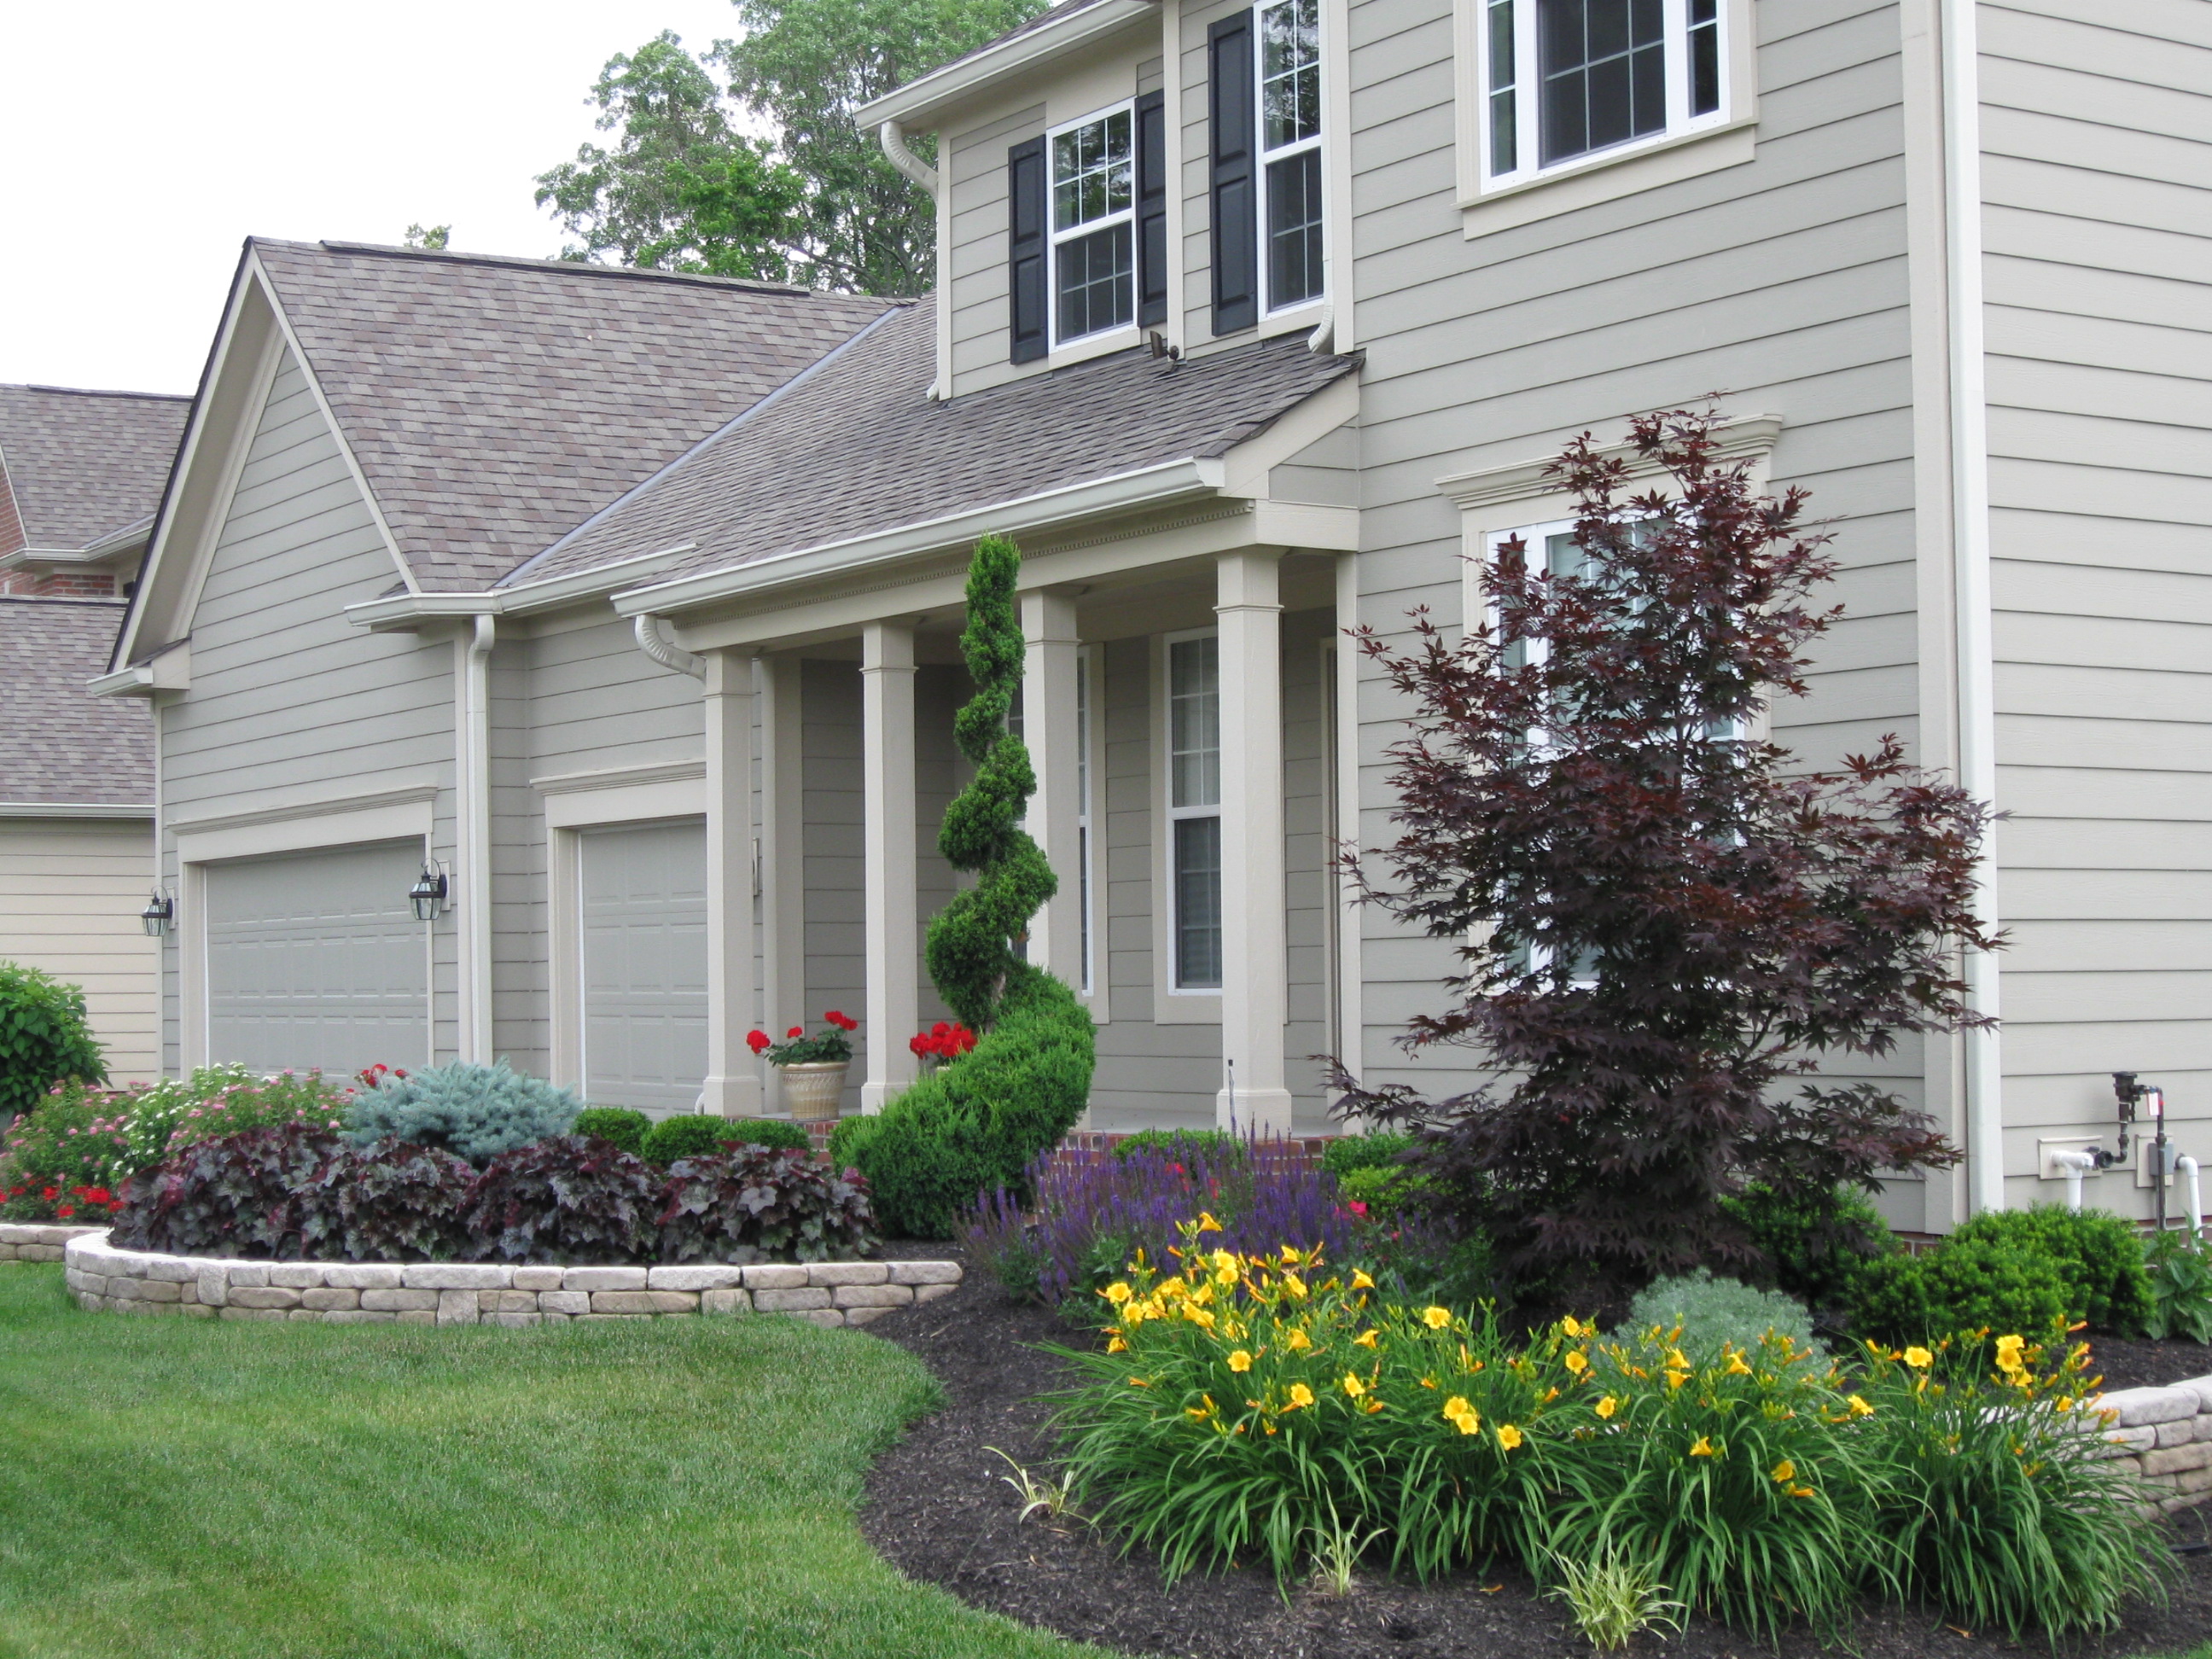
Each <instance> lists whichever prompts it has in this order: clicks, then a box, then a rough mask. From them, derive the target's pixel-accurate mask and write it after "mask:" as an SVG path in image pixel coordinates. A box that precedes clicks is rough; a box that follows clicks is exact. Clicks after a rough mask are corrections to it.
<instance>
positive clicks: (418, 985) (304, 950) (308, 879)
mask: <svg viewBox="0 0 2212 1659" xmlns="http://www.w3.org/2000/svg"><path fill="white" fill-rule="evenodd" d="M421 860H422V842H421V841H420V840H419V839H416V838H413V837H405V836H402V837H395V838H392V839H389V840H386V841H381V842H368V843H353V844H348V845H345V846H340V847H315V848H303V849H301V850H298V851H295V852H291V853H284V854H268V855H264V856H263V857H260V858H253V859H240V860H221V861H213V862H208V863H204V864H201V865H199V866H197V868H198V870H199V872H200V878H199V882H198V886H199V889H200V893H201V900H200V904H199V909H200V911H201V914H202V918H203V925H202V937H203V939H204V953H205V963H206V973H207V985H208V992H207V1002H208V1011H207V1021H206V1030H207V1032H208V1042H207V1047H208V1049H209V1051H210V1054H212V1055H213V1057H214V1058H215V1059H216V1060H241V1061H243V1062H245V1063H246V1064H247V1065H249V1066H252V1067H253V1068H254V1069H255V1070H257V1071H263V1072H266V1071H271V1070H275V1069H276V1068H278V1067H289V1068H294V1069H298V1070H306V1069H308V1068H310V1067H319V1068H321V1069H322V1070H323V1071H325V1073H329V1074H330V1075H331V1076H332V1077H340V1076H343V1075H347V1074H350V1073H353V1072H355V1071H357V1070H359V1069H360V1068H362V1066H368V1065H372V1064H376V1063H386V1064H390V1065H394V1066H404V1067H407V1068H409V1069H410V1070H411V1069H414V1068H416V1067H420V1066H426V1065H428V1063H430V1060H431V1059H432V1049H433V1044H434V1041H435V1025H434V1018H435V1012H434V1006H433V989H434V984H435V968H434V963H433V960H432V951H431V939H430V933H431V930H430V929H429V928H428V927H425V926H424V925H423V924H422V923H421V922H419V921H416V919H415V917H414V915H412V913H411V910H410V907H409V904H408V900H407V890H408V887H409V885H410V883H411V882H412V880H413V877H414V872H416V869H417V868H418V867H419V866H420V864H421Z"/></svg>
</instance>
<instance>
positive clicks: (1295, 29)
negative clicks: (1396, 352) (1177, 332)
mask: <svg viewBox="0 0 2212 1659" xmlns="http://www.w3.org/2000/svg"><path fill="white" fill-rule="evenodd" d="M1259 18H1260V161H1261V166H1262V167H1264V168H1265V169H1266V171H1267V309H1268V310H1270V311H1280V310H1282V309H1283V308H1284V307H1287V306H1295V305H1303V304H1304V302H1305V301H1308V300H1311V299H1315V298H1316V297H1317V296H1318V295H1320V293H1321V289H1322V182H1321V179H1322V169H1321V4H1320V0H1279V3H1278V4H1275V5H1272V6H1262V7H1261V8H1260V9H1259Z"/></svg>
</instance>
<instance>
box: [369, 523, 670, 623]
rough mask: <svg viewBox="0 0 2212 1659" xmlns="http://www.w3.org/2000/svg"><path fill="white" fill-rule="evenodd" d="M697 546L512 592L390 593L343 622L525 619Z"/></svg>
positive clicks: (595, 594) (649, 570)
mask: <svg viewBox="0 0 2212 1659" xmlns="http://www.w3.org/2000/svg"><path fill="white" fill-rule="evenodd" d="M697 546H698V544H697V543H696V542H678V544H676V545H675V546H673V547H664V548H662V549H661V550H659V552H657V553H640V554H638V555H636V556H634V557H631V558H627V559H617V560H615V561H614V562H611V563H609V564H599V565H593V566H592V568H590V569H588V570H576V571H571V572H570V573H569V574H567V575H565V576H549V577H547V578H546V579H545V580H543V581H535V582H518V583H516V584H515V585H514V586H513V587H491V588H485V589H483V590H481V591H479V592H473V593H392V594H387V595H386V597H384V598H382V599H362V600H359V601H357V602H356V603H355V604H352V605H347V606H346V607H345V618H346V620H347V621H348V622H349V623H352V624H353V625H354V626H355V627H356V628H367V629H373V630H383V629H406V628H411V627H414V626H416V624H417V623H425V622H466V621H467V620H468V619H469V618H470V617H526V616H529V615H530V614H531V613H532V612H533V611H552V610H556V609H558V608H559V607H560V606H562V605H574V604H575V603H576V602H577V601H579V600H581V599H598V598H599V597H600V596H601V595H603V594H605V593H610V592H613V591H614V590H615V589H616V588H617V587H620V586H622V585H623V583H625V582H631V581H635V580H637V579H638V578H639V577H640V576H646V575H650V574H653V572H654V571H656V570H659V569H660V568H663V567H664V566H667V565H671V564H673V563H675V562H676V561H677V560H678V559H680V558H682V557H683V556H684V555H685V554H687V553H689V552H691V551H692V550H694V549H695V548H696V547H697Z"/></svg>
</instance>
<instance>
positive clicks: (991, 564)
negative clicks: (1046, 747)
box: [927, 536, 1060, 1032]
mask: <svg viewBox="0 0 2212 1659" xmlns="http://www.w3.org/2000/svg"><path fill="white" fill-rule="evenodd" d="M1021 563H1022V556H1021V550H1020V549H1019V548H1018V547H1016V546H1015V545H1014V544H1013V543H1012V541H1010V540H1008V539H1007V538H1006V537H1004V536H986V537H984V538H983V539H982V540H981V541H980V542H978V543H976V544H975V558H974V560H973V561H972V562H970V563H969V567H968V626H967V628H966V629H965V630H964V631H963V633H962V634H961V635H960V651H961V654H962V655H963V656H964V657H965V658H967V659H968V672H969V675H970V676H971V677H972V678H974V680H975V696H973V697H970V698H969V700H968V702H967V703H966V704H965V705H963V707H962V708H961V710H960V712H959V714H957V715H955V716H954V717H953V721H952V736H953V740H954V741H955V742H956V743H957V744H959V745H960V752H961V753H962V754H963V755H965V756H966V757H968V758H969V760H970V761H973V762H974V763H975V780H974V781H973V782H971V783H969V786H968V787H966V788H965V789H963V790H962V791H961V792H960V793H959V794H958V795H957V796H956V797H955V798H954V799H953V801H952V804H951V805H950V806H948V807H946V808H945V823H944V824H943V826H942V827H941V828H940V829H939V831H938V836H937V849H938V851H939V852H940V853H942V854H945V861H946V862H947V863H949V864H951V866H952V867H953V868H954V869H956V870H966V871H971V872H975V875H976V876H977V877H978V880H977V882H976V884H975V886H974V887H972V888H969V889H968V890H966V891H964V892H961V893H956V894H955V895H953V897H952V902H951V903H950V904H947V905H946V906H945V908H944V909H942V910H940V911H939V913H938V915H937V919H936V920H935V921H933V922H931V923H930V924H929V942H928V948H927V961H928V963H929V976H930V978H931V979H933V980H934V981H936V982H937V989H938V993H939V995H941V996H943V997H944V999H945V1003H946V1005H947V1006H949V1007H951V1010H952V1012H954V1013H955V1014H957V1015H958V1016H959V1018H961V1020H962V1021H963V1022H964V1023H965V1024H969V1025H971V1026H973V1027H974V1028H975V1030H977V1031H979V1032H981V1031H984V1030H988V1029H989V1028H990V1026H991V1025H992V1024H993V1023H994V1021H995V1020H996V1018H998V1012H999V1001H1000V998H1001V997H1002V996H1003V995H1004V994H1005V993H1006V978H1007V975H1010V974H1011V973H1012V972H1013V970H1014V969H1015V967H1016V966H1017V965H1018V963H1019V962H1020V960H1021V958H1020V957H1017V956H1016V955H1015V954H1014V950H1013V941H1014V940H1015V939H1018V938H1020V937H1021V936H1022V935H1023V934H1024V933H1027V932H1028V931H1029V925H1030V917H1031V916H1034V915H1036V911H1037V907H1038V906H1039V905H1041V904H1042V903H1043V902H1045V901H1046V900H1047V899H1048V898H1050V897H1051V896H1053V895H1054V893H1055V892H1057V891H1059V890H1060V880H1059V878H1058V877H1056V876H1054V874H1053V872H1052V866H1050V865H1049V864H1048V863H1046V862H1045V856H1044V852H1043V849H1042V848H1039V847H1038V846H1037V844H1036V842H1034V841H1031V840H1030V837H1029V836H1028V834H1027V833H1026V832H1025V831H1024V829H1022V827H1021V823H1022V809H1023V807H1024V805H1026V804H1027V803H1028V801H1029V798H1030V796H1031V795H1032V794H1034V793H1036V772H1035V771H1034V770H1033V769H1031V768H1030V751H1029V745H1028V744H1024V742H1023V741H1022V740H1021V738H1018V737H1017V736H1015V735H1014V733H1013V732H1012V730H1011V729H1010V728H1009V727H1008V726H1007V723H1006V718H1007V715H1008V714H1011V713H1012V709H1013V704H1014V691H1015V689H1016V688H1017V687H1018V686H1019V685H1020V684H1021V683H1022V661H1023V656H1024V646H1023V641H1022V629H1021V623H1020V621H1019V619H1018V617H1016V615H1015V613H1014V579H1015V577H1016V575H1017V574H1018V573H1019V571H1020V569H1021Z"/></svg>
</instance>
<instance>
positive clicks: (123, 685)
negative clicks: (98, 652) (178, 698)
mask: <svg viewBox="0 0 2212 1659" xmlns="http://www.w3.org/2000/svg"><path fill="white" fill-rule="evenodd" d="M84 684H85V689H86V690H88V691H90V692H91V693H92V695H93V696H95V697H150V696H153V695H154V693H155V692H156V691H189V690H191V687H192V644H191V640H189V639H182V640H179V641H176V642H175V643H174V644H173V645H165V646H163V647H161V649H160V650H159V651H156V652H155V653H154V654H153V655H152V656H150V657H149V658H147V659H146V660H145V661H143V662H134V663H131V664H129V665H126V666H125V667H122V668H118V669H116V670H115V671H112V673H106V674H95V675H94V676H93V678H90V679H88V680H87V681H86V682H85V683H84Z"/></svg>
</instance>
